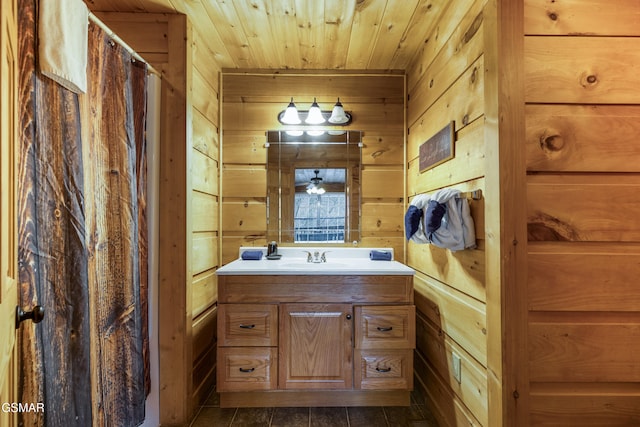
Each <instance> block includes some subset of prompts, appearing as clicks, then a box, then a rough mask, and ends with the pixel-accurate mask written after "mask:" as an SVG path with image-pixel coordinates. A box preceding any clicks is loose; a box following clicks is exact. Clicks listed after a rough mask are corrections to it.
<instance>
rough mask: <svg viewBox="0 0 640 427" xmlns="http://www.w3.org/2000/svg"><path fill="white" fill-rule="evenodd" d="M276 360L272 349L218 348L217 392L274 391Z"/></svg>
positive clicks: (275, 353)
mask: <svg viewBox="0 0 640 427" xmlns="http://www.w3.org/2000/svg"><path fill="white" fill-rule="evenodd" d="M277 358H278V349H277V348H275V347H224V348H219V349H218V363H217V374H218V378H217V386H216V387H217V390H218V391H257V390H275V389H276V388H277V386H278V375H277V372H276V369H277V366H278V360H277Z"/></svg>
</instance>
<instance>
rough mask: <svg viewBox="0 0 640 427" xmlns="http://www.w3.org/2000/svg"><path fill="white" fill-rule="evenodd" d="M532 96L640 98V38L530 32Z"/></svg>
mask: <svg viewBox="0 0 640 427" xmlns="http://www.w3.org/2000/svg"><path fill="white" fill-rule="evenodd" d="M524 59H525V62H524V67H525V82H526V84H525V97H526V101H527V102H544V103H574V104H590V103H593V104H596V103H597V104H637V103H640V93H638V91H637V90H630V89H631V88H638V87H640V76H639V75H638V73H636V72H635V70H634V67H629V64H638V63H640V38H632V37H578V36H574V37H558V36H544V37H542V36H529V37H526V38H525V57H524Z"/></svg>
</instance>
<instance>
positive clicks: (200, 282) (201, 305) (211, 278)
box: [191, 270, 218, 319]
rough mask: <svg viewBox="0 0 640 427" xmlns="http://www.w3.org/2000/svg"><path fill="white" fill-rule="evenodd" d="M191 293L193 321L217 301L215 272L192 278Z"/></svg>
mask: <svg viewBox="0 0 640 427" xmlns="http://www.w3.org/2000/svg"><path fill="white" fill-rule="evenodd" d="M191 292H192V297H193V305H192V307H193V310H192V312H191V316H192V317H193V318H194V319H195V318H196V317H198V316H199V315H200V314H202V313H203V312H204V311H205V310H207V309H208V308H210V307H211V306H212V305H213V304H215V302H216V301H217V299H218V279H217V277H216V275H215V271H213V270H208V271H205V272H204V273H201V274H197V275H195V276H193V283H192V284H191Z"/></svg>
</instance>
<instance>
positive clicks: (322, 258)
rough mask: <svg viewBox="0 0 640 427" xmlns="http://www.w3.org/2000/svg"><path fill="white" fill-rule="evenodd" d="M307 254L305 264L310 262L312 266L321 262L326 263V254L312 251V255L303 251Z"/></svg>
mask: <svg viewBox="0 0 640 427" xmlns="http://www.w3.org/2000/svg"><path fill="white" fill-rule="evenodd" d="M304 252H305V253H306V254H307V262H312V263H314V264H319V263H321V262H327V257H326V255H325V254H326V252H322V254H320V251H314V252H313V253H311V252H309V251H304Z"/></svg>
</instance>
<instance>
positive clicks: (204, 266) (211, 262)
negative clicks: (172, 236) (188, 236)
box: [192, 232, 218, 275]
mask: <svg viewBox="0 0 640 427" xmlns="http://www.w3.org/2000/svg"><path fill="white" fill-rule="evenodd" d="M217 240H218V236H217V233H209V232H206V233H194V234H193V252H192V253H193V274H194V275H196V274H198V273H202V272H203V271H206V270H209V269H212V268H214V267H217V266H218V251H216V250H215V248H216V247H217V245H218V243H217Z"/></svg>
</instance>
